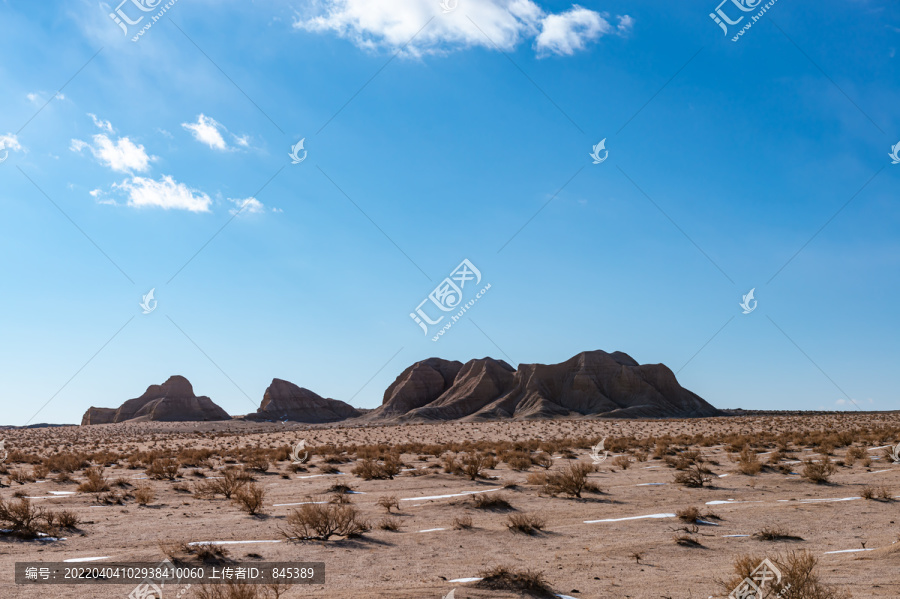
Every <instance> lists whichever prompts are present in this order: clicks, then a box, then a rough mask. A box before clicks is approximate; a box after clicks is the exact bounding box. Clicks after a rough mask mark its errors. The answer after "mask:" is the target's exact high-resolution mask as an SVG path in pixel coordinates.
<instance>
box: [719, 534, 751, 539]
mask: <svg viewBox="0 0 900 599" xmlns="http://www.w3.org/2000/svg"><path fill="white" fill-rule="evenodd" d="M749 536H750V535H722V538H725V539H727V538H729V537H730V538H738V537H749Z"/></svg>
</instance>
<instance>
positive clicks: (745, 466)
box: [738, 446, 762, 476]
mask: <svg viewBox="0 0 900 599" xmlns="http://www.w3.org/2000/svg"><path fill="white" fill-rule="evenodd" d="M761 470H762V462H760V461H759V456H757V455H756V452H755V451H753V450H752V449H750V446H746V447H744V449H743V450H741V455H740V457H739V458H738V471H739V472H740V473H741V474H746V475H747V476H756V475H757V474H759V472H760V471H761Z"/></svg>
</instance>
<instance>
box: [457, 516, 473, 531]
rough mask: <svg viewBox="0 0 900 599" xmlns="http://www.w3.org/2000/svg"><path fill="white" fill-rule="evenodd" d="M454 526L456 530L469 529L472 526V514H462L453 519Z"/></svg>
mask: <svg viewBox="0 0 900 599" xmlns="http://www.w3.org/2000/svg"><path fill="white" fill-rule="evenodd" d="M453 528H454V529H456V530H469V529H470V528H472V516H469V515H462V516H457V517H455V518H454V519H453Z"/></svg>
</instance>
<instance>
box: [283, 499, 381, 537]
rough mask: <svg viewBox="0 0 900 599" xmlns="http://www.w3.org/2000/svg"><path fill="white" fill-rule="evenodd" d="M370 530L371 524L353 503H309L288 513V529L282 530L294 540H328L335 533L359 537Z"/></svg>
mask: <svg viewBox="0 0 900 599" xmlns="http://www.w3.org/2000/svg"><path fill="white" fill-rule="evenodd" d="M368 530H369V524H368V523H367V522H366V521H364V520H362V518H361V517H360V514H359V511H358V510H357V509H356V508H355V507H353V506H352V505H335V504H307V505H303V506H300V509H296V510H293V511H291V513H290V514H288V517H287V529H286V530H282V531H281V532H282V534H283V535H284V536H285V537H287V538H288V539H292V540H293V539H296V540H310V539H318V540H321V541H327V540H328V539H330V538H331V537H333V536H335V535H337V536H342V537H357V536H360V535H362V534H363V533H365V532H367V531H368Z"/></svg>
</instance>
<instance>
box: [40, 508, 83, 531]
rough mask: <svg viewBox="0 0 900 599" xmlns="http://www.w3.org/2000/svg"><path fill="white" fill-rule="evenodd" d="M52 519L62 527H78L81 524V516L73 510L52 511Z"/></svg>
mask: <svg viewBox="0 0 900 599" xmlns="http://www.w3.org/2000/svg"><path fill="white" fill-rule="evenodd" d="M48 516H49V514H48ZM52 519H53V522H54V524H55V525H56V526H59V527H60V528H69V529H76V528H78V525H79V524H81V518H79V517H78V514H76V513H75V512H73V511H72V510H60V511H58V512H52Z"/></svg>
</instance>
